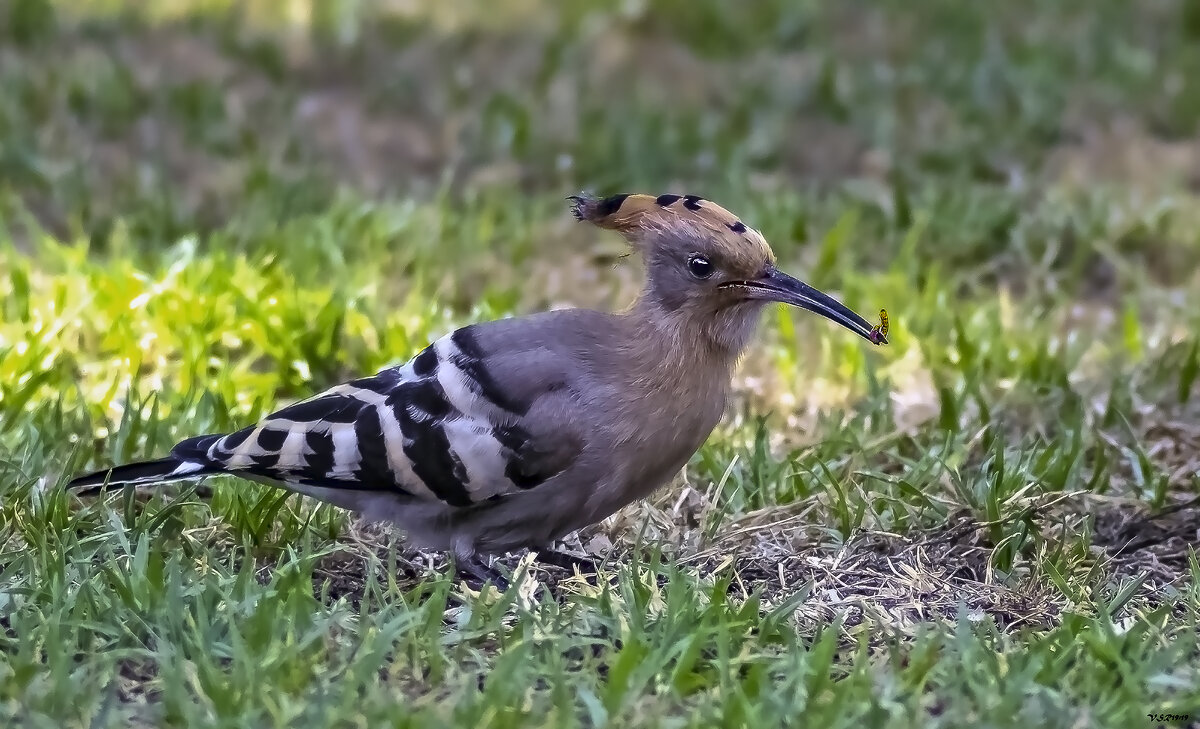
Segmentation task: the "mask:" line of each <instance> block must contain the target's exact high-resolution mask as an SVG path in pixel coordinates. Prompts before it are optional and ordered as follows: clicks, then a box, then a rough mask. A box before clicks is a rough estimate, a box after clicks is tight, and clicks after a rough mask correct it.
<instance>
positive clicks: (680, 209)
mask: <svg viewBox="0 0 1200 729" xmlns="http://www.w3.org/2000/svg"><path fill="white" fill-rule="evenodd" d="M567 199H568V200H571V201H572V202H573V203H574V205H573V206H572V208H571V212H572V213H574V215H575V217H576V218H578V219H579V220H586V221H588V222H589V223H592V224H594V225H598V226H600V227H601V228H607V229H610V230H616V231H618V232H620V233H621V234H622V235H624V236H625V237H626V238H628V239H629V240H631V241H634V242H637V241H638V240H639V239H640V238H641V237H642V236H643V235H644V234H646V233H650V232H657V231H662V230H664V229H665V230H667V231H669V230H670V229H671V228H674V227H678V226H681V225H692V226H699V227H700V228H702V229H703V230H704V231H705V232H706V233H708V234H710V235H713V236H714V237H715V238H717V239H718V240H720V241H721V242H722V243H723V244H724V245H725V247H727V248H728V249H729V250H730V251H732V252H737V251H739V250H741V251H745V252H747V253H751V254H752V255H756V256H758V257H765V258H766V260H767V261H774V260H775V254H774V253H773V252H772V251H771V247H770V246H769V245H768V244H767V240H766V239H765V238H763V236H762V234H761V233H759V232H758V231H757V230H755V229H754V228H751V227H750V226H748V225H746V224H745V223H743V222H742V221H741V220H740V219H739V218H738V217H737V216H736V215H734V214H733V213H731V212H729V211H728V210H726V209H725V208H723V207H721V206H720V205H718V204H716V203H715V202H712V201H711V200H705V199H704V198H702V197H699V196H698V195H674V194H666V195H659V196H658V197H655V196H653V195H641V194H620V195H610V196H609V197H604V198H598V197H594V196H591V195H586V194H579V195H572V196H571V197H569V198H567Z"/></svg>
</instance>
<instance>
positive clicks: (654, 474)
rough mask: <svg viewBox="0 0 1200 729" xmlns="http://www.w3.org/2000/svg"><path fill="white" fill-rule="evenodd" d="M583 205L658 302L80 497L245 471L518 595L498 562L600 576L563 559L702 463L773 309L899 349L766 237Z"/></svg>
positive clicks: (512, 324)
mask: <svg viewBox="0 0 1200 729" xmlns="http://www.w3.org/2000/svg"><path fill="white" fill-rule="evenodd" d="M569 199H570V200H572V201H573V209H572V212H573V213H574V215H575V217H576V218H578V219H579V220H583V221H587V222H589V223H592V224H594V225H597V226H599V227H601V228H606V229H610V230H615V231H617V232H619V233H621V234H622V235H623V236H624V237H625V238H626V239H627V240H628V241H629V243H630V245H631V247H632V248H633V249H634V250H635V251H636V252H637V253H639V254H640V255H641V257H642V259H643V260H644V262H645V270H646V279H645V284H644V288H643V290H642V292H641V294H640V295H639V296H638V298H637V299H636V300H635V302H634V303H633V304H632V305H631V306H629V307H628V308H627V309H625V310H624V311H621V312H619V313H605V312H600V311H592V310H587V309H565V310H557V311H550V312H543V313H538V314H533V315H530V316H524V317H519V318H511V319H502V320H498V321H491V322H486V323H480V324H472V325H469V326H465V327H462V328H461V329H458V330H457V331H454V332H452V333H450V334H448V335H446V336H444V337H442V338H441V339H438V340H437V341H435V342H433V343H432V344H430V345H429V346H428V347H426V348H425V349H424V350H422V351H421V352H420V353H419V354H417V355H416V356H415V357H413V358H412V359H411V360H409V361H408V362H407V363H405V364H403V365H401V366H397V367H391V368H388V369H384V370H383V371H381V372H379V373H378V374H375V375H373V376H371V377H365V378H362V379H357V380H354V381H352V382H348V383H345V384H342V385H338V386H336V387H333V388H332V389H329V390H326V391H325V392H322V393H320V394H317V395H315V396H313V397H310V398H308V399H306V400H303V401H301V402H299V403H296V404H294V405H289V406H287V407H284V408H283V409H281V410H279V411H277V412H274V413H272V414H271V415H269V416H267V417H266V418H265V419H263V420H262V421H261V422H258V423H257V424H254V425H251V426H248V427H245V428H243V429H241V430H238V431H236V432H233V433H228V434H224V433H222V434H215V435H201V436H196V437H193V438H188V439H186V440H184V441H182V442H180V443H179V444H177V445H176V446H175V447H174V448H173V449H172V450H171V452H170V455H168V456H167V457H166V458H163V459H161V460H155V461H147V462H142V463H134V464H130V465H125V466H118V467H116V468H111V469H106V470H103V471H99V472H97V473H93V474H90V475H86V476H82V477H80V478H76V479H75V480H73V481H71V482H70V483H69V484H68V488H72V489H81V490H84V491H85V492H87V491H91V492H96V491H99V490H101V489H103V488H104V487H106V486H117V485H131V484H132V485H137V484H147V483H161V482H168V481H178V480H184V479H193V478H197V477H202V476H207V475H211V474H233V475H236V476H240V477H242V478H246V479H251V480H255V481H260V482H265V483H268V484H271V485H274V486H279V487H282V488H285V489H288V490H290V491H293V492H296V493H300V494H303V495H305V496H309V497H312V498H315V499H317V500H319V501H323V502H325V503H328V504H332V505H334V506H337V507H341V508H345V509H349V510H351V511H354V512H357V513H359V514H360V515H361V516H362V517H364V518H366V519H368V520H373V521H374V520H378V521H385V522H391V523H393V524H395V525H396V526H398V527H399V528H400V529H401V530H402V531H403V532H405V534H406V535H407V536H408V538H409V539H410V541H412V542H414V543H415V544H416V546H420V547H425V548H429V549H436V550H444V551H447V552H450V553H452V554H453V555H454V556H455V558H456V560H455V561H456V564H457V565H458V568H459V570H460V571H461V572H463V573H465V575H467V576H472V577H474V578H476V579H478V580H481V581H487V580H491V581H493V582H494V583H496V584H498V585H503V584H505V582H506V581H505V580H504V578H503V576H502V575H500V574H499V572H497V571H496V570H495V569H494V568H492V567H491V566H490V565H489V564H488V563H487V562H485V561H484V559H483V557H484V556H486V555H496V554H502V553H506V552H511V551H516V550H518V549H523V548H529V549H531V550H535V551H536V552H537V556H538V557H539V559H542V560H543V561H545V562H548V563H550V564H558V565H560V566H567V565H568V564H570V563H571V562H576V561H583V562H586V560H578V558H573V557H571V556H570V555H563V554H562V553H558V552H554V551H553V550H551V549H550V547H551V545H552V544H553V543H554V542H555V541H556V540H558V539H560V538H562V537H563V536H565V535H567V534H569V533H571V532H573V531H576V530H578V529H580V528H583V527H585V526H588V525H591V524H594V523H596V522H598V521H600V520H602V519H604V518H605V517H607V516H609V515H610V514H613V513H614V512H616V511H617V510H618V509H620V508H622V507H623V506H625V505H627V504H629V503H631V502H633V501H636V500H638V499H642V498H644V497H646V496H647V495H649V494H650V493H651V492H652V491H654V490H655V489H657V488H658V487H660V486H662V485H663V484H665V483H666V482H667V481H669V480H670V479H671V478H672V477H673V476H674V475H675V473H677V472H678V471H679V470H680V469H681V468H682V467H683V466H684V465H685V464H686V462H687V461H688V460H689V459H690V458H691V456H692V455H693V454H694V453H695V452H696V451H697V449H699V447H700V445H701V444H702V443H703V442H704V441H705V439H706V438H707V437H708V436H709V434H710V433H711V431H712V430H713V428H714V427H715V426H716V424H717V422H718V420H719V419H720V418H721V416H722V413H723V411H724V409H725V404H726V399H727V397H728V395H729V392H730V385H731V380H732V373H733V368H734V365H735V364H736V362H737V360H738V358H739V356H740V355H741V353H742V352H743V350H744V349H745V348H746V345H747V343H748V341H749V339H750V337H751V335H752V333H753V331H754V328H755V325H756V323H757V322H758V320H759V319H760V314H761V313H762V311H763V309H764V308H766V306H767V305H768V304H770V303H772V302H781V303H785V304H790V305H794V306H797V307H800V308H803V309H807V310H808V311H811V312H814V313H816V314H819V315H821V316H823V317H826V318H828V319H831V320H833V321H835V322H837V323H838V324H841V325H842V326H844V327H846V328H847V329H849V330H850V331H852V332H854V333H856V334H858V335H860V336H862V337H863V338H865V339H867V340H868V341H870V342H872V343H874V344H882V343H884V342H885V341H886V339H885V338H884V336H883V335H882V334H881V333H880V329H879V327H872V326H871V325H870V324H869V323H868V322H867V321H866V320H864V319H863V318H862V317H861V316H859V315H858V314H856V313H855V312H853V311H851V310H850V309H848V308H846V307H845V306H843V305H842V304H841V303H839V302H838V301H836V300H834V299H833V298H831V297H830V296H828V295H826V294H824V293H822V292H821V291H818V290H817V289H815V288H813V287H812V286H809V285H808V284H806V283H803V282H802V281H799V280H797V279H795V278H793V277H791V276H789V275H787V274H786V273H783V272H782V271H780V270H779V269H777V268H776V267H775V256H774V254H773V253H772V251H771V248H770V246H769V245H768V244H767V242H766V240H765V239H764V238H763V236H762V235H761V234H760V233H759V232H758V231H756V230H754V229H753V228H751V227H749V226H747V225H746V224H745V223H743V222H742V221H741V220H739V219H738V218H737V217H736V216H734V215H733V214H731V213H730V212H729V211H727V210H725V209H724V208H722V207H720V206H718V205H716V204H715V203H712V202H710V201H708V200H705V199H703V198H700V197H697V196H695V195H659V196H658V197H654V196H650V195H638V194H631V195H613V196H611V197H605V198H595V197H591V196H586V195H580V196H572V197H571V198H569ZM564 560H565V563H564ZM592 569H593V570H594V565H593V566H592Z"/></svg>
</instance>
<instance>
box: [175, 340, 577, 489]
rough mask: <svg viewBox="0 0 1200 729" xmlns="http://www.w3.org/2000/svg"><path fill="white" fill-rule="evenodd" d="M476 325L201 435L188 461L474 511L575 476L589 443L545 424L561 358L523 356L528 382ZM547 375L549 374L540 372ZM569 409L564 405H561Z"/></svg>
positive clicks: (186, 450)
mask: <svg viewBox="0 0 1200 729" xmlns="http://www.w3.org/2000/svg"><path fill="white" fill-rule="evenodd" d="M491 354H492V353H491V352H488V351H487V350H485V348H483V347H481V345H480V342H479V340H478V338H477V337H476V336H475V328H474V327H465V328H463V329H460V330H458V331H456V332H454V333H453V334H450V335H447V336H446V337H443V338H442V339H439V340H438V341H436V342H434V343H433V344H431V345H430V346H429V347H427V348H426V349H425V350H423V351H422V352H421V353H420V354H418V355H417V356H416V357H414V358H413V359H412V360H410V361H409V362H407V363H405V364H404V365H402V366H399V367H392V368H389V369H385V370H383V371H381V372H379V373H378V374H376V375H374V376H372V377H365V378H362V379H358V380H354V381H353V382H348V383H345V384H342V385H338V386H337V387H333V388H331V389H329V390H327V391H325V392H322V393H320V394H318V395H315V396H313V397H311V398H309V399H307V400H304V401H302V402H299V403H296V404H294V405H290V406H288V407H285V408H283V409H282V410H279V411H277V412H275V413H272V414H271V415H269V416H268V417H266V418H265V419H263V420H262V421H261V422H259V423H258V424H256V425H254V426H251V427H248V428H244V429H242V430H239V431H237V432H234V433H230V434H228V435H212V436H200V437H197V438H191V439H188V440H185V441H183V442H181V443H180V444H179V445H177V446H176V447H175V449H174V450H173V451H172V456H174V457H175V458H177V459H180V460H182V461H185V462H190V463H200V464H204V465H205V466H215V467H217V468H219V469H221V470H223V471H228V472H232V473H240V474H242V475H247V476H254V477H258V478H265V479H267V480H271V481H277V482H282V483H284V484H294V485H298V486H318V487H324V488H337V489H348V490H359V491H363V490H365V491H391V492H397V493H398V494H400V495H404V496H408V497H413V498H416V499H422V500H440V501H442V502H444V503H446V504H448V505H450V506H454V507H466V506H470V505H472V504H474V503H478V502H480V501H484V500H486V499H489V498H493V497H496V496H499V495H503V494H506V493H513V492H516V491H522V490H527V489H531V488H534V487H536V486H538V485H539V484H541V483H543V482H544V481H546V480H547V479H549V478H551V477H553V476H554V475H556V474H557V473H559V472H561V471H563V470H564V469H566V468H567V467H568V466H569V465H570V464H571V462H572V460H573V459H574V458H575V457H576V456H577V455H578V453H579V451H580V449H581V445H580V444H581V442H582V439H581V438H580V437H579V434H577V433H575V432H573V431H572V428H571V427H570V425H569V424H566V423H556V424H554V425H553V427H549V428H547V427H546V424H545V423H539V422H538V421H539V411H543V410H545V408H540V407H538V406H539V404H541V403H540V402H539V401H540V400H543V399H546V398H549V399H554V398H556V397H558V398H561V397H562V396H563V394H562V381H561V377H557V376H555V374H554V373H559V372H561V371H562V370H563V368H562V366H561V363H556V362H555V355H554V353H553V352H549V351H543V352H542V353H541V354H542V356H531V357H525V358H523V362H525V363H526V364H527V366H528V367H529V368H531V369H530V370H529V371H526V372H523V373H522V376H521V377H520V378H518V380H517V381H519V383H520V384H519V385H511V384H510V385H507V386H506V385H504V384H502V383H504V382H509V381H513V378H512V377H511V376H509V375H507V374H506V373H504V372H497V371H496V369H497V367H498V363H500V362H501V361H502V359H497V358H495V357H492V356H490V355H491ZM539 370H540V371H539ZM552 410H553V411H554V412H562V410H563V408H561V407H555V408H552Z"/></svg>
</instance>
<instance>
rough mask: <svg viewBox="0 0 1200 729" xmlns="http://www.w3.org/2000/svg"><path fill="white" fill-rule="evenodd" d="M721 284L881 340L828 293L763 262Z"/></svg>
mask: <svg viewBox="0 0 1200 729" xmlns="http://www.w3.org/2000/svg"><path fill="white" fill-rule="evenodd" d="M721 286H722V287H723V288H725V287H728V288H739V289H741V290H743V291H744V292H745V294H746V297H747V298H750V299H758V300H761V301H778V302H779V303H782V304H791V305H792V306H798V307H800V308H801V309H807V310H809V311H811V312H813V313H814V314H820V315H821V316H823V317H825V318H826V319H831V320H833V321H835V322H837V323H838V324H841V325H842V326H844V327H846V328H847V329H849V330H850V331H852V332H854V333H855V334H857V335H858V336H860V337H862V338H863V339H866V340H867V341H868V342H871V343H872V344H883V342H882V341H878V340H877V339H876V337H875V336H873V335H872V334H871V329H872V327H871V324H870V322H868V321H867V320H866V319H863V318H862V317H861V316H859V315H858V314H856V313H854V312H853V311H851V310H850V309H848V308H846V307H845V306H843V305H842V304H841V303H840V302H838V301H836V300H835V299H834V298H833V297H831V296H829V295H828V294H826V293H824V292H822V291H819V290H817V289H815V288H813V287H812V286H809V285H808V284H806V283H804V282H803V281H801V280H799V279H796V278H792V277H791V276H789V275H787V274H786V273H784V272H783V271H780V270H779V269H777V268H775V267H774V266H767V268H766V270H765V271H764V272H763V273H762V275H761V276H758V277H757V278H753V279H747V280H745V281H729V282H727V283H724V284H722V285H721Z"/></svg>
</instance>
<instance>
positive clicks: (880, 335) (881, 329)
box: [871, 309, 888, 344]
mask: <svg viewBox="0 0 1200 729" xmlns="http://www.w3.org/2000/svg"><path fill="white" fill-rule="evenodd" d="M887 334H888V313H887V309H880V310H879V323H878V324H876V325H875V326H873V327H871V341H872V342H873V343H874V344H887V343H888V340H887Z"/></svg>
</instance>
